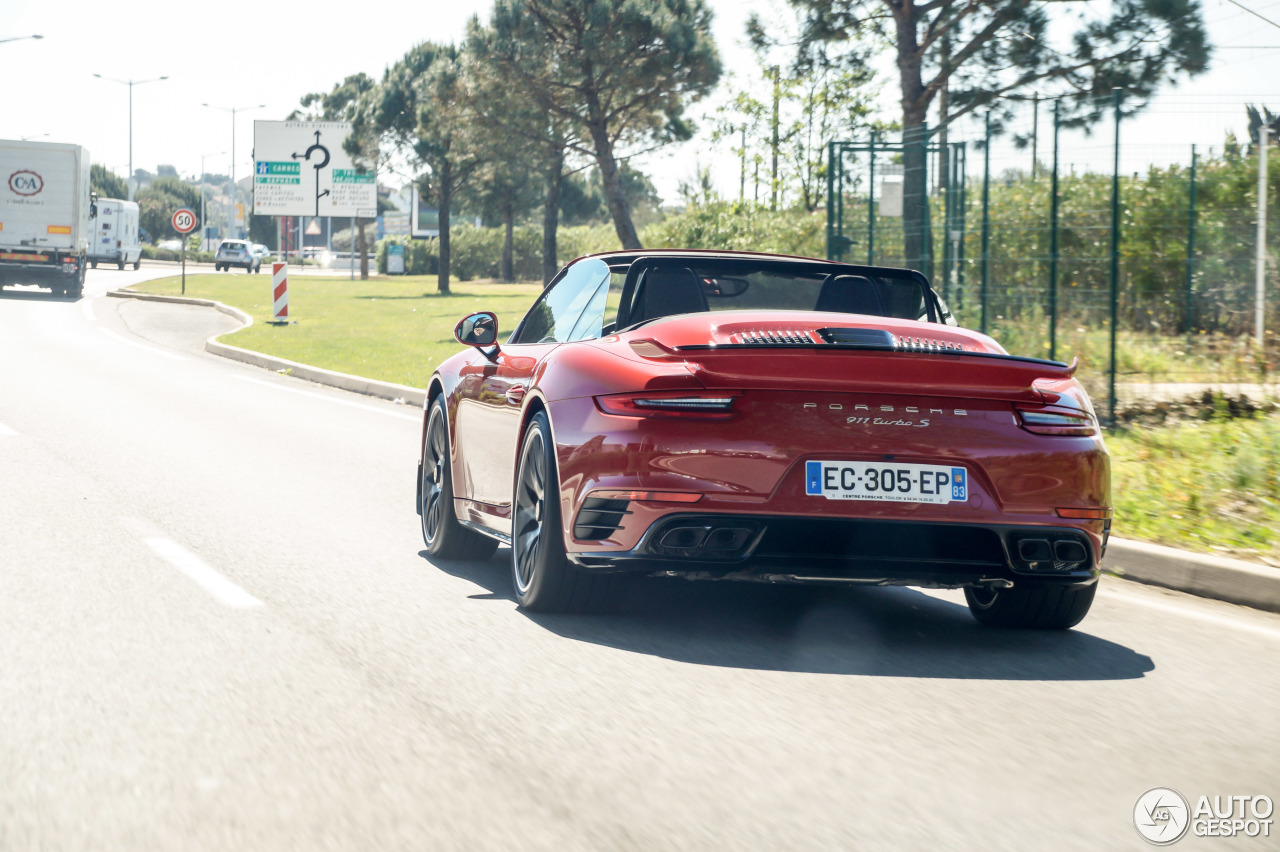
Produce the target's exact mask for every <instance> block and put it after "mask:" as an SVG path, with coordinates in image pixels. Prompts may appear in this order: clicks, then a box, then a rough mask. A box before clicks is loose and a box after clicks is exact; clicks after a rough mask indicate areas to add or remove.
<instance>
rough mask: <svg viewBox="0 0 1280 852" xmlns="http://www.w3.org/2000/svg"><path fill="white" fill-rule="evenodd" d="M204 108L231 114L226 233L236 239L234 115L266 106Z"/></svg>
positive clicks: (237, 193) (236, 194) (210, 106)
mask: <svg viewBox="0 0 1280 852" xmlns="http://www.w3.org/2000/svg"><path fill="white" fill-rule="evenodd" d="M204 106H207V107H208V108H209V109H220V110H222V111H223V112H229V113H231V198H230V200H228V202H227V231H228V233H230V234H231V235H232V236H235V237H238V236H239V235H240V234H239V232H238V231H237V230H236V226H235V222H236V218H235V210H236V197H237V196H238V195H239V194H240V189H239V187H237V186H236V113H238V112H246V111H247V110H251V109H264V108H265V107H266V104H257V105H256V106H247V107H224V106H214V105H213V104H204Z"/></svg>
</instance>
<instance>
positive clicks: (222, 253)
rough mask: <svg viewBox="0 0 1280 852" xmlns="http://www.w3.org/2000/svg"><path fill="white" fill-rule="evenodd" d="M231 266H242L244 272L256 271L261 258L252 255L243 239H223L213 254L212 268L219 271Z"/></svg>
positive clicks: (260, 263)
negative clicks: (216, 251)
mask: <svg viewBox="0 0 1280 852" xmlns="http://www.w3.org/2000/svg"><path fill="white" fill-rule="evenodd" d="M233 266H243V267H244V271H245V272H258V271H259V270H260V269H261V268H262V258H260V257H254V256H253V252H252V251H250V250H249V244H248V243H247V242H245V241H244V240H223V241H222V245H220V246H218V253H217V254H215V255H214V256H213V268H214V269H216V270H218V271H219V272H221V271H222V270H224V269H230V268H231V267H233Z"/></svg>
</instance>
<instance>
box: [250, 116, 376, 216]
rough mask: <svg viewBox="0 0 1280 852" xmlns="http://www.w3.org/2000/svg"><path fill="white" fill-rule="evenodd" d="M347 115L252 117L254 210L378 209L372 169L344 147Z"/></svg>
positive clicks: (327, 212)
mask: <svg viewBox="0 0 1280 852" xmlns="http://www.w3.org/2000/svg"><path fill="white" fill-rule="evenodd" d="M350 134H351V125H350V124H349V123H348V122H345V121H255V122H254V123H253V160H254V163H253V212H254V213H255V214H257V215H259V216H359V217H361V218H366V219H371V218H373V217H374V216H377V215H378V184H377V181H376V179H375V176H374V173H373V172H371V171H369V172H361V171H359V170H358V169H357V168H356V167H355V164H354V163H352V162H351V157H350V156H349V155H348V154H347V152H346V151H344V150H342V142H343V140H345V139H346V138H347V136H349V135H350Z"/></svg>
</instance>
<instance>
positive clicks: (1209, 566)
mask: <svg viewBox="0 0 1280 852" xmlns="http://www.w3.org/2000/svg"><path fill="white" fill-rule="evenodd" d="M107 295H108V296H115V297H117V298H126V299H146V300H150V301H156V302H175V303H177V304H183V305H204V306H206V307H211V308H215V309H217V310H219V311H221V312H222V313H224V314H227V315H229V316H233V317H235V318H236V319H238V320H240V322H242V323H244V326H245V327H248V326H250V325H252V324H253V318H252V317H250V316H248V315H247V314H245V313H244V312H243V311H240V310H237V309H236V308H232V307H229V306H227V305H224V304H222V303H221V302H214V301H210V300H208V299H189V298H186V297H180V296H154V295H151V294H148V293H134V292H130V291H127V290H112V291H109V292H108V293H107ZM204 348H205V351H207V352H212V353H213V354H215V355H221V356H222V357H224V358H231V359H233V360H236V361H243V362H244V363H246V364H252V365H254V366H257V367H262V368H264V369H267V370H275V371H276V372H282V371H287V372H288V373H289V374H290V375H292V376H294V377H296V378H300V379H306V380H307V381H310V382H315V383H316V384H321V385H328V386H329V387H335V388H341V389H342V390H346V391H351V392H352V393H360V394H365V395H366V396H375V397H380V398H382V399H391V400H394V399H403V400H404V401H405V402H406V403H410V404H413V405H416V406H418V407H419V408H421V407H422V406H423V405H424V404H425V398H426V392H425V391H423V390H421V389H419V388H411V387H406V386H404V385H393V384H390V383H388V382H377V381H374V380H372V379H366V378H362V377H361V376H349V375H347V374H346V373H335V372H333V371H331V370H321V369H320V368H318V367H311V366H308V365H306V364H298V363H296V362H293V361H286V360H284V359H283V358H272V357H271V356H269V355H263V354H261V353H259V352H250V351H249V350H247V349H240V348H238V347H235V346H228V345H227V344H225V343H219V342H218V341H217V340H215V339H214V338H212V337H211V338H209V339H208V340H207V341H206V342H205V346H204ZM1102 569H1103V570H1104V571H1105V572H1107V573H1108V574H1112V575H1114V576H1116V577H1120V578H1122V579H1125V580H1133V581H1134V582H1138V583H1146V584H1147V585H1152V586H1163V587H1164V588H1166V589H1173V590H1175V591H1179V592H1186V593H1188V594H1192V595H1198V596H1200V597H1203V598H1214V599H1216V600H1220V601H1227V602H1229V603H1234V604H1241V605H1243V606H1250V607H1254V608H1256V609H1264V610H1269V611H1271V612H1280V568H1272V567H1270V566H1267V565H1258V564H1255V563H1252V562H1244V561H1242V560H1239V559H1228V558H1227V557H1224V556H1213V555H1210V554H1202V553H1192V552H1190V551H1186V550H1178V549H1177V548H1174V547H1165V546H1164V545H1161V544H1148V543H1147V542H1145V541H1131V540H1129V539H1123V538H1114V537H1113V538H1112V539H1111V540H1110V542H1109V543H1108V544H1107V555H1106V557H1105V558H1104V559H1103V565H1102Z"/></svg>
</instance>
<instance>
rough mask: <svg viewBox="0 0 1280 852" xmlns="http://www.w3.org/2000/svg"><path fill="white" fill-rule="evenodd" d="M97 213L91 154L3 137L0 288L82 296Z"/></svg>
mask: <svg viewBox="0 0 1280 852" xmlns="http://www.w3.org/2000/svg"><path fill="white" fill-rule="evenodd" d="M94 213H95V211H94V204H93V198H92V197H91V193H90V191H89V152H88V151H86V150H85V149H84V148H82V147H81V146H79V145H63V144H60V143H56V142H15V141H11V140H5V139H0V287H5V286H8V285H12V284H35V285H37V286H40V287H49V288H51V289H52V290H53V292H54V293H61V294H63V295H67V294H71V295H75V296H78V295H80V293H81V292H82V291H83V290H84V274H85V267H86V266H87V265H88V249H89V232H90V225H91V221H92V219H93V217H94Z"/></svg>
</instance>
